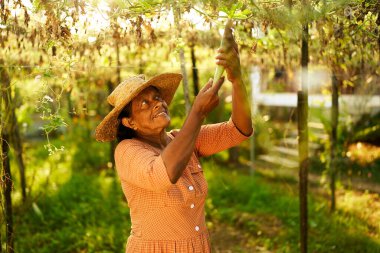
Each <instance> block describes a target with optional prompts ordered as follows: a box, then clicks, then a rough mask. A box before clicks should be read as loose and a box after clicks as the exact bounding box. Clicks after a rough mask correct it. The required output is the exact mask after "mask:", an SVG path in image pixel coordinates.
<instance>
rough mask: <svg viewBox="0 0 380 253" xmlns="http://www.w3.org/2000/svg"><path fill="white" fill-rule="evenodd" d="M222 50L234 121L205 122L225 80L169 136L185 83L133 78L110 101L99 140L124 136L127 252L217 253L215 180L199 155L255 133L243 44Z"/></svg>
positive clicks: (120, 155)
mask: <svg viewBox="0 0 380 253" xmlns="http://www.w3.org/2000/svg"><path fill="white" fill-rule="evenodd" d="M228 42H229V43H228V45H229V47H227V48H224V49H223V48H220V49H218V55H217V56H216V64H218V65H221V66H223V67H224V68H225V69H226V73H227V79H228V80H229V81H230V82H231V83H232V87H233V92H232V115H231V118H230V119H229V121H227V122H222V123H218V124H211V125H202V123H203V121H204V119H205V117H206V116H207V115H208V113H209V112H211V111H212V110H213V109H214V108H215V107H216V106H217V105H218V90H219V88H220V87H221V85H222V83H223V81H224V78H221V79H220V80H218V82H217V83H216V84H215V85H212V80H211V79H210V80H209V81H208V82H207V84H206V85H205V86H204V87H203V89H202V90H201V91H200V92H199V94H198V95H197V97H196V98H195V101H194V103H193V106H192V108H191V110H190V112H189V115H188V116H187V119H186V121H185V123H184V124H183V126H182V128H181V129H180V130H173V131H171V132H166V128H167V127H168V126H169V123H170V116H169V111H168V105H169V104H170V102H171V100H172V98H173V96H174V93H175V91H176V89H177V87H178V85H179V83H180V81H181V79H182V76H181V75H180V74H172V73H169V74H161V75H158V76H155V77H153V78H152V79H150V80H148V81H146V80H144V76H142V75H139V76H135V77H131V78H129V79H127V80H125V81H124V82H122V83H121V84H119V85H118V87H116V89H115V90H114V91H113V92H112V94H111V95H110V96H109V97H108V102H109V103H110V104H111V105H112V106H114V109H113V110H112V111H111V112H110V113H109V114H108V115H107V116H106V117H105V118H104V119H103V121H102V122H101V123H100V124H99V126H98V127H97V129H96V138H97V140H99V141H111V140H113V139H115V138H117V139H118V141H119V144H118V145H117V147H116V150H115V162H116V168H117V172H118V176H119V178H120V181H121V186H122V189H123V192H124V194H125V197H126V198H127V201H128V205H129V207H130V215H131V222H132V228H131V234H130V236H129V238H128V242H127V247H126V252H127V253H132V252H133V253H143V252H144V253H163V252H164V253H171V252H173V253H174V252H180V253H182V252H183V253H189V252H194V253H195V252H196V253H198V252H210V251H211V249H210V241H209V235H208V232H207V227H206V224H205V213H204V203H205V199H206V196H207V183H206V180H205V177H204V175H203V168H202V166H201V164H200V162H199V158H200V157H203V156H209V155H212V154H214V153H217V152H219V151H221V150H225V149H228V148H230V147H232V146H235V145H238V144H239V143H240V142H242V141H243V140H246V139H247V138H248V137H249V136H250V135H251V134H252V131H253V130H252V123H251V117H250V106H249V102H248V99H247V92H246V89H245V86H244V84H243V81H242V77H241V70H240V60H239V52H238V47H237V44H236V43H235V41H234V40H233V38H232V36H231V37H230V39H229V41H228Z"/></svg>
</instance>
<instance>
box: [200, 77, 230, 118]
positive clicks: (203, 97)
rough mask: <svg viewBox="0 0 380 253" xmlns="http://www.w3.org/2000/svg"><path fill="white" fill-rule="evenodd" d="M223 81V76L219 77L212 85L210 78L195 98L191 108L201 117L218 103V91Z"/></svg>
mask: <svg viewBox="0 0 380 253" xmlns="http://www.w3.org/2000/svg"><path fill="white" fill-rule="evenodd" d="M223 82H224V77H222V78H220V79H219V80H218V82H216V84H215V85H212V83H213V80H212V79H211V78H210V80H209V81H208V82H207V83H206V85H205V86H204V87H203V88H202V89H201V90H200V91H199V93H198V95H197V97H196V98H195V101H194V104H193V109H194V110H195V111H196V112H197V114H198V115H200V116H201V117H202V119H203V118H205V117H206V116H207V114H209V113H210V112H211V111H212V110H213V109H214V108H215V107H216V106H217V105H218V104H219V96H218V91H219V89H220V87H221V86H222V84H223Z"/></svg>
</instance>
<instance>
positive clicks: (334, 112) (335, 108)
mask: <svg viewBox="0 0 380 253" xmlns="http://www.w3.org/2000/svg"><path fill="white" fill-rule="evenodd" d="M331 99H332V106H331V136H330V142H331V147H330V190H331V207H330V211H331V212H334V211H335V207H336V198H335V178H336V171H337V170H336V159H335V155H336V143H337V128H338V117H339V104H338V80H337V78H336V75H335V73H333V75H332V97H331Z"/></svg>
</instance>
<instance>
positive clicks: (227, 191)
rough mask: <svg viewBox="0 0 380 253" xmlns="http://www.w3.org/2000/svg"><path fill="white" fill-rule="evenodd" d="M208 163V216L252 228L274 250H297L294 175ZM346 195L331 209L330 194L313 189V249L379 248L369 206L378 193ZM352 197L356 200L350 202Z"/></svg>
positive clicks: (376, 223) (377, 216) (378, 229)
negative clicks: (246, 171)
mask: <svg viewBox="0 0 380 253" xmlns="http://www.w3.org/2000/svg"><path fill="white" fill-rule="evenodd" d="M207 167H209V168H211V169H206V171H207V178H208V182H209V201H208V202H207V203H208V205H207V212H208V217H209V219H211V220H216V221H224V222H229V223H230V224H231V225H233V226H237V227H238V228H240V229H242V230H243V231H248V232H250V235H251V236H252V239H253V240H254V241H256V243H257V244H259V245H263V246H265V247H266V248H268V249H269V250H272V251H274V252H299V246H298V241H299V240H298V238H299V202H298V188H297V187H298V185H297V184H295V183H294V181H292V180H288V179H281V178H271V177H269V178H268V177H267V176H264V175H260V174H259V173H256V174H255V175H254V176H253V177H251V176H248V175H244V174H242V173H241V172H237V171H236V170H234V169H233V168H228V170H226V169H220V168H219V166H217V165H215V164H214V163H213V162H209V163H208V164H207ZM342 196H344V197H345V199H343V200H342V199H339V198H338V205H339V204H341V206H342V207H341V208H338V210H337V212H336V213H335V214H330V213H329V208H328V205H327V200H326V199H324V198H322V197H321V196H319V195H318V194H309V206H308V208H309V251H310V252H345V253H347V252H352V253H354V252H361V253H363V252H368V253H375V252H380V236H379V235H380V225H379V221H380V213H379V211H377V210H371V209H369V208H370V206H371V203H372V202H373V201H376V198H377V199H378V196H376V195H369V194H367V195H366V194H363V195H360V194H359V195H358V196H357V197H356V199H354V198H352V196H350V193H349V192H345V193H343V194H342ZM368 196H369V197H368ZM373 198H375V199H373ZM363 199H364V200H363ZM359 200H363V201H362V202H359ZM339 201H340V202H339ZM353 201H357V202H359V203H358V205H360V207H359V208H360V209H361V211H359V210H356V211H355V210H354V208H353V207H355V206H356V205H355V204H354V202H353ZM350 202H353V203H351V204H353V205H352V206H351V208H347V206H349V205H350ZM375 208H376V207H375ZM371 211H372V212H371ZM373 212H377V213H375V215H374V213H373ZM361 214H365V215H361ZM370 219H372V221H371V222H370Z"/></svg>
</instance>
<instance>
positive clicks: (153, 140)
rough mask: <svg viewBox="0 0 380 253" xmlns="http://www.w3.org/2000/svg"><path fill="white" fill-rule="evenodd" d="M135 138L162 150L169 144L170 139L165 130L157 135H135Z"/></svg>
mask: <svg viewBox="0 0 380 253" xmlns="http://www.w3.org/2000/svg"><path fill="white" fill-rule="evenodd" d="M136 138H137V139H139V140H141V141H143V142H145V143H148V144H150V145H152V146H154V147H156V148H159V149H164V148H165V147H166V146H167V145H168V144H169V142H170V138H169V137H168V134H167V133H166V131H165V129H164V130H163V131H161V132H160V133H159V134H158V135H144V134H141V133H137V135H136Z"/></svg>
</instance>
